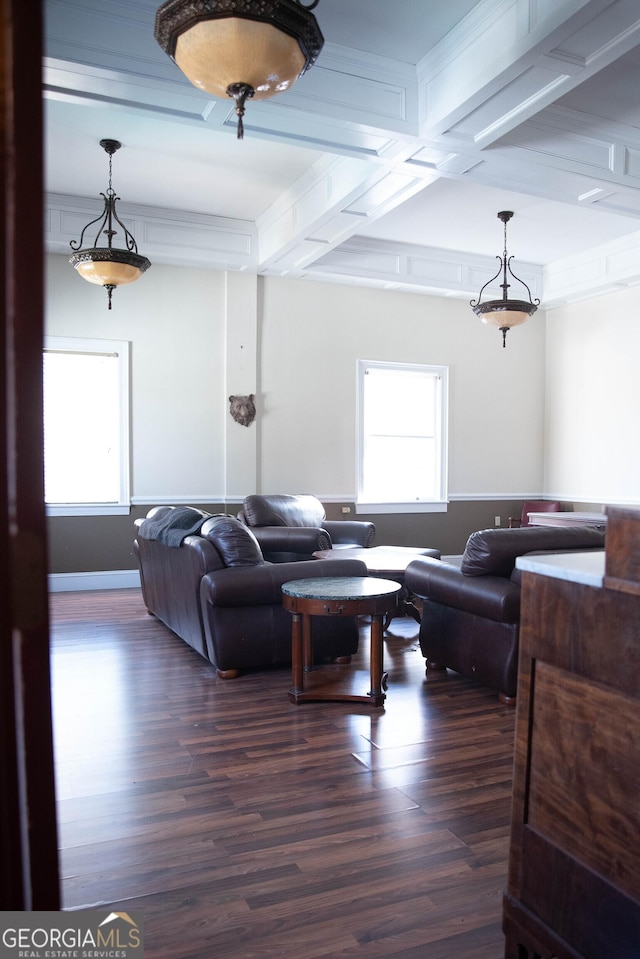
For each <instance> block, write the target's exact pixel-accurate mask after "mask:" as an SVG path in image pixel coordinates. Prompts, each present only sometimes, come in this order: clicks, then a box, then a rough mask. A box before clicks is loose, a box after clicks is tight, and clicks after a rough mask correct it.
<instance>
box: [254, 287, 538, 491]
mask: <svg viewBox="0 0 640 959" xmlns="http://www.w3.org/2000/svg"><path fill="white" fill-rule="evenodd" d="M261 329H262V334H261V344H260V356H261V376H262V380H261V388H262V404H263V412H262V414H261V431H262V451H263V452H262V473H261V476H262V486H263V490H264V491H265V492H275V491H314V492H316V493H317V494H318V495H319V496H325V497H330V496H336V495H337V496H338V497H339V498H345V499H352V498H353V497H354V494H355V489H356V461H355V422H356V417H355V401H356V360H357V359H367V360H390V361H396V362H401V363H427V364H443V365H446V366H448V367H449V369H450V384H449V390H450V444H449V464H450V465H449V491H450V495H451V497H452V498H475V497H481V498H482V497H487V498H493V497H500V496H509V495H514V496H524V495H525V494H531V493H534V492H538V493H539V492H540V491H541V489H542V444H543V439H542V430H543V395H544V394H543V390H544V370H543V366H544V314H543V313H540V314H538V315H537V316H536V317H535V318H534V319H533V320H532V321H530V323H529V324H527V325H526V326H525V327H522V328H521V329H518V330H515V331H512V332H511V333H510V334H509V336H508V337H507V348H506V349H503V348H502V337H501V334H500V333H499V332H498V331H497V330H492V329H489V328H488V327H486V326H483V325H482V324H481V323H480V322H479V321H478V320H477V318H476V317H475V316H474V314H473V313H472V311H471V308H470V307H469V305H468V304H465V303H462V302H461V301H459V300H450V299H444V298H440V297H426V296H421V295H417V294H412V293H399V292H393V291H376V290H372V289H367V288H364V289H360V288H353V287H348V286H342V285H337V284H324V283H317V284H314V283H311V282H309V281H297V280H286V279H276V278H267V279H265V280H264V281H263V300H262V323H261ZM523 435H526V437H527V442H526V443H524V444H523V443H522V436H523ZM398 468H399V469H401V468H402V464H398Z"/></svg>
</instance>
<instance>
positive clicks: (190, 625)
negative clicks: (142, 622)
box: [134, 506, 366, 679]
mask: <svg viewBox="0 0 640 959" xmlns="http://www.w3.org/2000/svg"><path fill="white" fill-rule="evenodd" d="M135 525H136V538H135V541H134V555H135V557H136V560H137V563H138V567H139V569H140V582H141V586H142V595H143V598H144V602H145V605H146V607H147V609H148V610H149V612H150V613H153V615H155V616H157V617H158V619H160V620H161V621H162V622H163V623H164V624H165V625H166V626H168V627H169V629H171V630H173V632H174V633H177V635H178V636H180V637H181V639H183V640H184V641H185V642H186V643H188V644H189V645H190V646H192V647H193V648H194V649H195V650H196V651H197V652H198V653H200V655H201V656H204V657H205V659H207V660H209V662H211V663H212V664H213V665H214V666H215V667H216V670H217V673H218V676H220V677H221V678H224V679H230V678H234V677H235V676H237V675H239V673H240V672H241V671H243V670H252V669H259V668H264V667H267V666H278V665H285V664H287V663H290V662H291V614H290V613H288V612H287V611H286V610H285V609H283V607H282V590H281V587H282V584H283V583H285V582H287V581H288V580H294V579H306V578H308V577H309V576H310V575H311V574H310V571H309V563H307V562H300V563H287V564H279V565H274V564H272V563H267V562H265V560H264V558H263V556H262V553H261V551H260V547H259V545H258V543H257V541H256V539H255V537H254V536H253V534H252V533H251V531H250V530H248V529H247V528H246V527H244V526H243V525H242V524H241V523H240V522H239V521H238V520H237V519H236V518H235V517H233V516H226V515H214V516H211V515H209V514H208V513H204V512H202V511H201V510H195V509H192V508H191V507H169V506H161V507H155V508H154V509H152V510H150V511H149V513H148V514H147V516H146V517H145V518H144V519H138V520H136V523H135ZM365 575H366V566H365V565H364V563H361V562H359V561H357V560H345V561H338V560H333V561H332V560H326V561H325V562H323V563H317V564H314V566H313V576H314V577H324V576H365ZM313 630H314V653H315V655H316V658H317V659H318V660H320V659H334V660H335V659H339V660H341V661H348V659H346V660H345V659H344V657H349V656H351V655H352V654H353V653H355V652H356V650H357V648H358V627H357V622H356V619H355V617H352V616H346V617H331V618H330V619H329V618H326V617H320V616H318V617H314V621H313Z"/></svg>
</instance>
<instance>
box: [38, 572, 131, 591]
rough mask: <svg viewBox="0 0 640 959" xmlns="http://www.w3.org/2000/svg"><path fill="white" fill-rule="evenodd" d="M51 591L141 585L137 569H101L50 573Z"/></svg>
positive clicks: (124, 587)
mask: <svg viewBox="0 0 640 959" xmlns="http://www.w3.org/2000/svg"><path fill="white" fill-rule="evenodd" d="M48 579H49V592H50V593H64V592H71V591H72V590H81V589H134V588H135V587H136V586H137V587H139V586H140V573H139V572H138V570H137V569H111V570H100V571H99V572H95V573H50V574H49V578H48Z"/></svg>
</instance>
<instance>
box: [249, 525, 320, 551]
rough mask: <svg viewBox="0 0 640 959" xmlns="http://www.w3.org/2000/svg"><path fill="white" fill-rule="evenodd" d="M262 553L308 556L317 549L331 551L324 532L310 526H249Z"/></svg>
mask: <svg viewBox="0 0 640 959" xmlns="http://www.w3.org/2000/svg"><path fill="white" fill-rule="evenodd" d="M250 529H251V532H252V533H253V535H254V536H255V538H256V539H257V540H258V543H259V544H260V549H261V550H262V552H263V553H300V554H301V555H303V556H309V555H311V553H314V552H315V551H316V550H319V549H331V538H330V537H329V536H328V535H327V532H326V530H324V529H316V528H315V527H312V526H251V527H250Z"/></svg>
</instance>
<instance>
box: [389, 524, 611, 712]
mask: <svg viewBox="0 0 640 959" xmlns="http://www.w3.org/2000/svg"><path fill="white" fill-rule="evenodd" d="M586 549H604V532H603V530H601V529H597V528H595V527H589V526H582V527H581V526H576V527H570V528H563V527H545V526H530V527H523V528H521V529H485V530H480V531H479V532H477V533H473V534H472V535H471V536H470V537H469V539H468V541H467V545H466V548H465V551H464V554H463V555H462V557H459V558H458V560H459V562H456V558H453V557H451V558H450V560H449V561H447V558H446V557H445V558H444V560H443V561H442V562H439V561H438V560H434V559H429V558H428V557H424V558H422V557H421V558H419V559H416V560H414V561H413V562H412V563H410V564H409V566H408V567H407V572H406V576H405V583H406V586H407V588H408V589H409V590H410V591H411V592H412V593H413V594H414V595H415V596H418V597H420V599H421V600H422V604H423V608H422V616H421V620H422V621H421V626H420V648H421V650H422V653H423V655H424V657H425V659H426V660H427V674H429V671H430V670H438V669H444V668H447V667H448V668H449V669H453V670H455V671H456V672H458V673H462V674H463V675H464V676H467V677H469V678H470V679H475V680H477V682H479V683H482V684H483V685H484V686H489V687H490V688H492V689H496V690H498V693H499V698H500V699H501V700H502V701H503V702H515V695H516V686H517V673H518V639H519V632H520V571H519V570H517V569H516V568H515V563H516V559H517V558H518V557H519V556H523V555H525V554H526V553H532V552H540V551H544V552H559V551H566V550H568V551H572V552H578V551H580V552H581V551H583V550H586Z"/></svg>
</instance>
